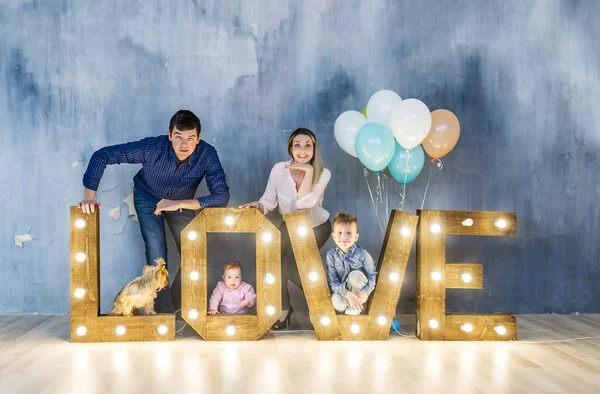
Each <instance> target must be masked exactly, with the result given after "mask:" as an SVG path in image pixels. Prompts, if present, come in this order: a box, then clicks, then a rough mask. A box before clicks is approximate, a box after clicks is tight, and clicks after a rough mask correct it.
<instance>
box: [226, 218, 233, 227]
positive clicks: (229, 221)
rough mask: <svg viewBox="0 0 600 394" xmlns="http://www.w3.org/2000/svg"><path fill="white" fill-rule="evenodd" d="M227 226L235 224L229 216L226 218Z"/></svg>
mask: <svg viewBox="0 0 600 394" xmlns="http://www.w3.org/2000/svg"><path fill="white" fill-rule="evenodd" d="M225 224H226V225H228V226H231V225H232V224H233V217H231V216H227V217H226V218H225Z"/></svg>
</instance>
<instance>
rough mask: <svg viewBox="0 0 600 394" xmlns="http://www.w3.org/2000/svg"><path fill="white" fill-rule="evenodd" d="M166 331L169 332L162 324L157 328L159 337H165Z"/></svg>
mask: <svg viewBox="0 0 600 394" xmlns="http://www.w3.org/2000/svg"><path fill="white" fill-rule="evenodd" d="M167 331H169V329H168V328H167V326H165V325H164V324H161V325H160V326H158V333H159V334H160V335H165V334H166V333H167Z"/></svg>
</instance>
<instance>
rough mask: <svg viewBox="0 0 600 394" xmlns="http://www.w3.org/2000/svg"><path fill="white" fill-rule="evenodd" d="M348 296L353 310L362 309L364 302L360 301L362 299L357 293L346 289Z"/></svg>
mask: <svg viewBox="0 0 600 394" xmlns="http://www.w3.org/2000/svg"><path fill="white" fill-rule="evenodd" d="M346 298H347V299H348V302H349V303H350V308H351V309H352V310H358V311H362V309H363V307H362V302H360V299H359V298H358V296H357V295H356V294H354V293H352V292H351V291H346Z"/></svg>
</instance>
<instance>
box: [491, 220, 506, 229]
mask: <svg viewBox="0 0 600 394" xmlns="http://www.w3.org/2000/svg"><path fill="white" fill-rule="evenodd" d="M494 224H495V226H496V227H498V228H504V227H506V220H504V219H500V220H498V221H496V223H494Z"/></svg>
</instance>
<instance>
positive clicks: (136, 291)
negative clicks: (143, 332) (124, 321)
mask: <svg viewBox="0 0 600 394" xmlns="http://www.w3.org/2000/svg"><path fill="white" fill-rule="evenodd" d="M155 262H156V264H157V265H155V266H151V265H146V266H144V269H143V270H142V276H138V277H137V278H135V279H134V280H132V281H131V282H129V283H128V284H126V285H125V286H124V287H123V288H122V289H121V291H119V293H118V294H117V296H116V297H115V302H114V303H113V308H112V310H111V311H110V313H109V315H113V316H121V315H122V316H133V315H134V314H138V313H139V310H140V309H141V308H143V309H144V314H145V315H156V312H155V311H154V299H155V298H156V296H157V294H158V292H159V291H160V290H162V289H164V288H165V287H167V285H168V284H169V272H168V271H167V266H166V262H165V260H164V259H161V258H158V259H156V260H155Z"/></svg>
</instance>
